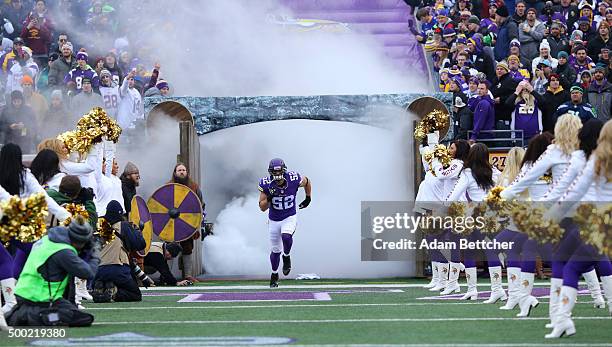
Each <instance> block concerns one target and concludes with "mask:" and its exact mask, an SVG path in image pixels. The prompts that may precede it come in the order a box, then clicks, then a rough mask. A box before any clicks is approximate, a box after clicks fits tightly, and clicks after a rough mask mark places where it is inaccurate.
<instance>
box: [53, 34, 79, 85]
mask: <svg viewBox="0 0 612 347" xmlns="http://www.w3.org/2000/svg"><path fill="white" fill-rule="evenodd" d="M72 51H73V47H72V43H70V42H66V43H64V44H63V45H62V55H61V56H60V57H59V59H57V60H56V61H54V62H53V63H52V64H51V65H50V67H49V85H50V86H51V87H52V88H53V87H59V86H63V85H64V76H66V75H67V74H68V73H69V72H70V71H71V70H73V69H74V68H76V65H77V62H76V57H75V56H74V55H73V54H72Z"/></svg>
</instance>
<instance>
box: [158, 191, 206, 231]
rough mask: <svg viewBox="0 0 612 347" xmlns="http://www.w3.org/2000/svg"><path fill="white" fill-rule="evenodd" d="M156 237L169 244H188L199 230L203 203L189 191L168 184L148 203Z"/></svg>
mask: <svg viewBox="0 0 612 347" xmlns="http://www.w3.org/2000/svg"><path fill="white" fill-rule="evenodd" d="M147 206H148V207H149V212H150V213H151V223H152V225H153V233H155V235H157V236H158V237H159V238H160V239H161V240H163V241H167V242H180V241H185V240H187V239H189V238H191V237H192V236H193V234H194V233H195V232H196V231H197V230H199V228H200V224H201V223H202V203H201V202H200V199H199V198H198V196H197V195H196V194H195V193H194V192H193V191H192V190H191V189H189V187H187V186H184V185H182V184H176V183H169V184H166V185H163V186H161V187H159V188H158V189H157V190H156V191H155V193H153V195H152V196H151V198H149V201H148V202H147Z"/></svg>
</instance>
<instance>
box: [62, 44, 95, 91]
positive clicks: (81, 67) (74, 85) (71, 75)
mask: <svg viewBox="0 0 612 347" xmlns="http://www.w3.org/2000/svg"><path fill="white" fill-rule="evenodd" d="M87 59H88V55H87V52H85V51H84V50H81V51H80V52H79V53H77V55H76V62H77V66H76V67H75V68H74V69H72V70H70V72H68V74H66V76H64V84H65V85H66V86H67V87H68V89H69V90H73V91H75V92H76V93H80V92H81V90H82V89H83V80H84V79H88V80H89V82H90V83H91V86H92V88H93V89H95V90H97V89H98V87H99V86H100V79H99V78H98V74H97V73H96V72H95V71H94V70H93V69H92V68H91V66H89V65H87Z"/></svg>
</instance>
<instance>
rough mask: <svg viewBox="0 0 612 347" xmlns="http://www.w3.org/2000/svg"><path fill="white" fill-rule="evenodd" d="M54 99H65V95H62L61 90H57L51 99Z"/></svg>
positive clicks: (52, 93) (53, 92)
mask: <svg viewBox="0 0 612 347" xmlns="http://www.w3.org/2000/svg"><path fill="white" fill-rule="evenodd" d="M53 98H59V99H60V100H62V99H63V95H62V91H61V90H59V89H55V90H54V91H52V92H51V99H53Z"/></svg>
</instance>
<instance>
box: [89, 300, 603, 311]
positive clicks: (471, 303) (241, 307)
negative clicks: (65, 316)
mask: <svg viewBox="0 0 612 347" xmlns="http://www.w3.org/2000/svg"><path fill="white" fill-rule="evenodd" d="M449 301H450V300H449ZM540 304H546V303H545V302H542V303H540ZM577 304H589V305H592V304H593V303H592V302H586V301H585V302H577ZM445 305H483V307H485V305H486V304H483V302H482V301H479V302H404V303H389V302H387V303H380V304H296V305H226V306H223V305H214V306H213V305H208V306H204V305H199V306H149V307H141V306H133V307H87V308H85V311H89V310H168V309H209V308H212V309H224V308H228V309H231V308H238V309H243V308H289V307H361V306H363V307H367V306H445ZM492 307H494V306H492Z"/></svg>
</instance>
